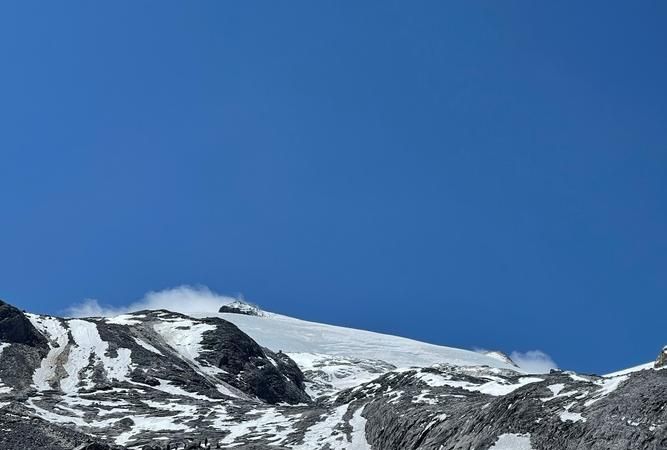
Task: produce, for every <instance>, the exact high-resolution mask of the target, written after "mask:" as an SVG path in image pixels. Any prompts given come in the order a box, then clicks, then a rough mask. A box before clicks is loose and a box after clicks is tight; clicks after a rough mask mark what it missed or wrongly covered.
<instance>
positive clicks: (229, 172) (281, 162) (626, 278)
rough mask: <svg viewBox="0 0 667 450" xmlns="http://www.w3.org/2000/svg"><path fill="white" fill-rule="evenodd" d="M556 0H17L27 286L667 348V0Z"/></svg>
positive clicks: (11, 275) (42, 293)
mask: <svg viewBox="0 0 667 450" xmlns="http://www.w3.org/2000/svg"><path fill="white" fill-rule="evenodd" d="M556 3H557V4H554V2H537V3H536V2H528V1H524V2H511V1H509V2H490V1H483V2H467V1H466V2H439V1H432V2H427V1H425V2H407V1H406V2H334V1H326V2H310V1H304V2H296V1H293V2H213V1H209V2H207V1H201V2H147V1H144V2H130V1H126V2H112V3H106V4H102V3H100V2H87V1H85V2H67V3H63V2H24V1H14V2H3V3H2V5H1V6H0V61H1V64H2V65H1V70H0V94H1V95H0V202H1V203H0V208H1V210H0V297H2V298H4V299H6V300H8V301H10V302H12V303H14V304H17V305H19V306H21V307H23V308H26V309H29V310H32V311H37V312H47V313H57V312H60V311H62V310H63V309H64V308H65V307H67V306H68V305H70V304H71V303H74V302H79V301H81V300H82V299H84V298H87V297H94V298H98V299H100V301H102V302H105V303H108V304H112V305H114V304H115V305H119V304H125V303H128V302H130V301H132V300H136V299H138V298H140V297H142V296H143V294H144V293H145V292H146V291H149V290H155V289H163V288H167V287H173V286H177V285H180V284H183V283H188V284H202V285H206V286H209V287H210V288H211V289H213V290H215V291H217V292H220V293H226V294H234V293H237V292H242V293H243V294H244V295H245V297H246V298H247V299H249V300H252V301H255V302H257V303H259V304H261V305H262V306H264V307H265V308H266V309H269V310H273V311H277V312H282V313H285V314H289V315H294V316H298V317H302V318H306V319H311V320H316V321H322V322H328V323H335V324H341V325H346V326H354V327H359V328H365V329H372V330H377V331H383V332H388V333H394V334H399V335H405V336H410V337H414V338H417V339H421V340H426V341H430V342H434V343H441V344H448V345H454V346H462V347H484V348H499V349H503V350H506V351H511V350H530V349H541V350H543V351H545V352H547V353H549V354H550V355H551V356H552V357H553V358H554V359H555V360H556V361H557V362H558V363H559V364H560V365H561V366H562V367H566V368H572V369H578V370H582V371H597V372H604V371H607V370H611V369H617V368H620V367H624V366H629V365H633V364H637V363H642V362H645V361H648V360H650V359H653V358H654V357H655V356H656V354H657V352H658V350H659V348H661V346H662V345H663V344H667V334H666V333H665V317H666V316H667V296H666V295H667V204H666V203H667V51H666V46H667V26H665V23H667V2H664V1H644V2H609V1H599V2H579V1H572V2H556Z"/></svg>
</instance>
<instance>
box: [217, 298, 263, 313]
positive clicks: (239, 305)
mask: <svg viewBox="0 0 667 450" xmlns="http://www.w3.org/2000/svg"><path fill="white" fill-rule="evenodd" d="M218 312H220V313H227V314H243V315H246V316H260V317H261V316H262V315H263V312H262V310H261V309H259V308H258V307H257V306H255V305H251V304H250V303H246V302H243V301H241V300H237V301H235V302H232V303H228V304H226V305H222V306H221V307H220V310H219V311H218Z"/></svg>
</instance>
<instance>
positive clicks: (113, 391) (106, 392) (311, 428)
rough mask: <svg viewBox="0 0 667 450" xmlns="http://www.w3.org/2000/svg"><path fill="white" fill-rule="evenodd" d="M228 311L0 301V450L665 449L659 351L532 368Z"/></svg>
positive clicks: (246, 310)
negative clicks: (644, 360) (585, 371)
mask: <svg viewBox="0 0 667 450" xmlns="http://www.w3.org/2000/svg"><path fill="white" fill-rule="evenodd" d="M223 311H224V312H222V313H219V312H216V311H210V312H202V313H198V314H190V315H189V316H185V315H182V314H178V313H174V312H170V311H166V310H157V311H138V312H135V313H130V314H125V315H121V316H116V317H111V318H102V317H97V318H83V319H63V318H57V317H49V316H41V315H36V314H27V313H23V312H21V311H19V310H18V309H16V308H13V307H11V306H10V305H7V304H5V303H2V302H0V448H3V449H26V448H27V449H38V448H40V449H41V448H44V449H54V450H56V449H58V450H60V449H72V448H75V447H76V448H88V449H90V450H92V449H104V448H109V446H111V447H113V448H116V447H119V448H121V447H122V448H150V449H155V448H159V449H165V448H170V449H173V448H184V447H188V448H198V446H201V447H206V446H210V447H212V448H216V447H220V448H236V449H273V450H279V449H303V450H305V449H308V450H310V449H312V450H317V449H321V450H335V449H352V450H355V449H356V450H392V449H397V450H398V449H401V450H402V449H408V448H409V449H476V450H486V449H494V450H508V449H511V450H531V449H532V450H546V449H664V448H667V410H666V408H667V371H664V370H657V369H659V368H660V367H661V366H662V365H663V364H664V359H665V358H664V356H663V355H664V354H661V356H660V357H659V358H658V361H657V362H656V363H655V364H651V365H646V366H643V367H638V368H633V369H632V370H627V371H622V372H619V373H616V374H610V375H607V376H604V377H601V376H592V375H579V374H574V373H570V372H560V371H553V372H552V373H550V374H527V373H524V372H522V371H521V370H519V369H518V368H517V367H516V366H514V365H513V364H512V362H511V360H509V359H507V358H506V357H505V356H504V355H502V354H496V353H490V354H481V353H477V352H472V351H467V350H461V349H454V348H449V347H441V346H436V345H431V344H425V343H421V342H417V341H413V340H410V339H405V338H400V337H395V336H387V335H382V334H378V333H371V332H367V331H362V330H351V329H347V328H342V327H336V326H330V325H323V324H317V323H312V322H306V321H302V320H298V319H293V318H290V317H285V316H281V315H278V314H273V313H268V312H264V311H261V310H260V309H258V308H256V307H253V306H252V305H247V304H242V303H238V304H230V305H226V306H225V307H224V308H223Z"/></svg>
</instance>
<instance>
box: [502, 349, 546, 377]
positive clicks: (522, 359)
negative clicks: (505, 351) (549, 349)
mask: <svg viewBox="0 0 667 450" xmlns="http://www.w3.org/2000/svg"><path fill="white" fill-rule="evenodd" d="M510 358H512V361H514V362H515V363H516V365H517V366H519V367H520V368H521V369H523V370H525V371H526V372H529V373H548V372H549V371H550V370H551V369H557V368H558V365H556V363H555V362H554V360H553V359H551V356H549V355H547V354H546V353H544V352H543V351H541V350H529V351H527V352H517V351H514V352H512V353H511V354H510Z"/></svg>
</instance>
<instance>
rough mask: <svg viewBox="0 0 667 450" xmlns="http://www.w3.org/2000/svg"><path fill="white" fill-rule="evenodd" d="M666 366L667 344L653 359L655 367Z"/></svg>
mask: <svg viewBox="0 0 667 450" xmlns="http://www.w3.org/2000/svg"><path fill="white" fill-rule="evenodd" d="M665 366H667V345H666V346H664V347H663V348H662V351H661V352H660V354H659V355H658V358H657V359H656V360H655V368H656V369H657V368H660V367H665Z"/></svg>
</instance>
